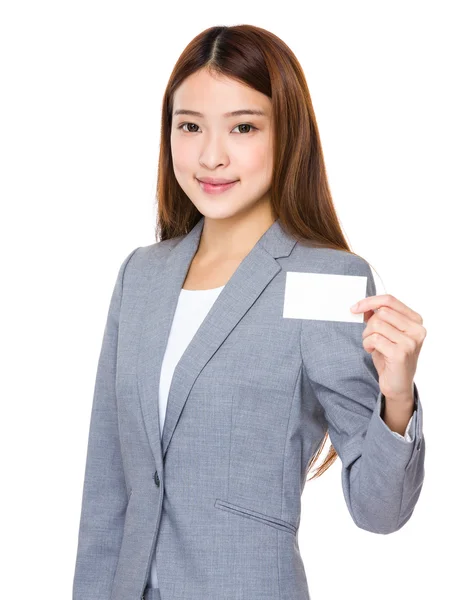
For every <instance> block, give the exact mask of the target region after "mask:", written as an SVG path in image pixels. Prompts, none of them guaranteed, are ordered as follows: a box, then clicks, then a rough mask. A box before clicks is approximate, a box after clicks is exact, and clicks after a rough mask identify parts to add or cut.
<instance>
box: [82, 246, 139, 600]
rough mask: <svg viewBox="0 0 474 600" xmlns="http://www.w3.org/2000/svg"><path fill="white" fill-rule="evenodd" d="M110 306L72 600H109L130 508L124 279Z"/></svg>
mask: <svg viewBox="0 0 474 600" xmlns="http://www.w3.org/2000/svg"><path fill="white" fill-rule="evenodd" d="M136 250H138V248H136V249H135V250H133V251H132V252H131V253H130V254H129V255H128V256H127V257H126V259H125V260H124V262H123V263H122V265H121V266H120V269H119V273H118V276H117V280H116V283H115V287H114V290H113V293H112V298H111V301H110V305H109V310H108V315H107V321H106V325H105V331H104V334H103V339H102V347H101V351H100V355H99V362H98V368H97V374H96V380H95V388H94V395H93V402H92V412H91V417H90V427H89V438H88V447H87V457H86V466H85V477H84V484H83V492H82V508H81V516H80V523H79V534H78V545H77V557H76V565H75V572H74V581H73V600H110V594H111V589H112V583H113V579H114V575H115V569H116V567H117V562H118V557H119V552H120V546H121V542H122V535H123V525H124V518H125V511H126V507H127V502H128V494H127V487H126V483H125V477H124V471H123V465H122V455H121V450H120V443H119V433H118V422H117V404H116V395H115V374H116V360H117V337H118V325H119V314H120V306H121V299H122V288H123V277H124V272H125V269H126V266H127V264H128V262H129V260H130V259H131V257H132V255H133V254H134V253H135V252H136Z"/></svg>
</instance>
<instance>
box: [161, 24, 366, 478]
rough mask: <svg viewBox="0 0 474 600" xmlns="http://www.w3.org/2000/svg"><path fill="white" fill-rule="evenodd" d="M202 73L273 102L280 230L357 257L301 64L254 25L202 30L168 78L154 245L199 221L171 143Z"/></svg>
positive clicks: (274, 197) (275, 208)
mask: <svg viewBox="0 0 474 600" xmlns="http://www.w3.org/2000/svg"><path fill="white" fill-rule="evenodd" d="M203 68H206V69H208V70H209V72H210V73H211V74H216V75H221V76H225V77H229V78H232V79H234V80H237V81H239V82H241V83H243V84H245V85H248V86H250V87H251V88H253V89H255V90H257V91H259V92H261V93H262V94H265V95H266V96H267V97H268V98H270V99H271V101H272V117H273V135H274V157H273V160H274V163H273V164H274V169H273V176H272V183H271V191H270V194H271V200H270V201H271V207H272V212H273V215H274V216H275V218H278V219H279V220H280V224H281V226H282V227H283V228H284V230H285V231H286V232H288V234H290V235H291V236H293V237H294V238H295V239H297V240H298V241H299V242H301V243H304V244H309V245H316V246H319V247H321V246H323V247H326V248H334V249H336V250H344V251H347V252H350V253H351V254H355V255H356V256H359V255H358V254H356V253H355V252H352V250H351V249H350V248H349V244H348V243H347V241H346V239H345V238H344V234H343V232H342V229H341V226H340V224H339V221H338V217H337V214H336V210H335V208H334V204H333V201H332V197H331V192H330V190H329V183H328V178H327V174H326V168H325V165H324V158H323V150H322V147H321V141H320V138H319V132H318V126H317V123H316V117H315V114H314V109H313V105H312V102H311V97H310V93H309V90H308V85H307V83H306V79H305V76H304V73H303V70H302V68H301V65H300V63H299V62H298V60H297V58H296V56H295V55H294V54H293V52H292V51H291V50H290V48H289V47H288V46H287V45H286V44H285V43H284V42H283V41H282V40H281V39H280V38H278V37H277V36H276V35H274V34H273V33H271V32H269V31H267V30H265V29H262V28H260V27H256V26H253V25H235V26H232V27H225V26H216V27H210V28H208V29H205V30H204V31H203V32H202V33H200V34H199V35H197V36H196V37H195V38H194V39H193V40H191V42H190V43H189V44H188V45H187V46H186V48H185V49H184V51H183V52H182V54H181V56H180V57H179V59H178V61H177V63H176V65H175V67H174V69H173V71H172V73H171V75H170V79H169V82H168V85H167V87H166V90H165V93H164V98H163V104H162V117H161V142H160V156H159V164H158V183H157V190H156V200H157V203H158V211H157V223H156V229H155V238H156V240H157V241H163V240H167V239H170V238H174V237H178V236H182V235H185V234H186V233H188V232H189V231H190V230H191V229H192V228H193V227H194V225H196V223H197V222H198V221H199V219H200V218H201V217H202V216H203V215H202V214H201V213H200V212H199V211H198V209H197V208H196V207H195V206H194V204H193V203H192V202H191V201H190V200H189V198H188V197H187V196H186V194H185V193H184V191H183V190H182V189H181V187H180V186H179V184H178V182H177V180H176V178H175V175H174V171H173V165H172V158H171V142H170V136H171V122H172V111H173V99H174V92H175V90H176V89H177V88H178V87H179V85H180V84H181V83H182V82H183V81H184V80H185V79H186V78H187V77H188V76H189V75H192V74H193V73H195V72H196V71H198V70H200V69H203ZM360 258H362V257H360ZM327 439H328V432H327V431H326V434H325V436H324V438H323V440H322V442H321V444H320V446H319V448H318V449H317V451H316V452H315V454H314V455H313V457H312V458H311V460H310V462H309V466H308V470H310V469H311V467H313V466H314V465H315V463H316V461H317V460H318V458H319V455H320V454H321V451H322V449H323V447H324V444H325V442H326V440H327ZM337 456H338V455H337V453H336V450H335V449H334V447H333V446H332V444H331V445H330V447H329V451H328V454H327V456H326V457H325V459H324V462H323V463H322V464H321V465H320V466H319V467H318V468H317V469H316V470H315V473H314V475H313V476H312V477H310V480H311V479H314V478H316V477H319V476H320V475H322V474H323V473H324V471H326V470H327V469H328V468H329V467H330V466H331V465H332V463H333V462H334V461H335V460H336V459H337Z"/></svg>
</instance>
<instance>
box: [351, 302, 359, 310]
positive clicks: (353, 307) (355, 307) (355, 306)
mask: <svg viewBox="0 0 474 600" xmlns="http://www.w3.org/2000/svg"><path fill="white" fill-rule="evenodd" d="M358 306H359V302H356V303H355V304H354V306H351V310H356V309H357V307H358Z"/></svg>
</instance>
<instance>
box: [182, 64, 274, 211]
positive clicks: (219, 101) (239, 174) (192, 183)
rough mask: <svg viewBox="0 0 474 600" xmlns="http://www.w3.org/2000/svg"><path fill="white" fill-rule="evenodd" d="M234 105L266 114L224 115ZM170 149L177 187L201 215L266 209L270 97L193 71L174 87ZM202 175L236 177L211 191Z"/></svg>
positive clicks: (270, 155) (270, 158)
mask: <svg viewBox="0 0 474 600" xmlns="http://www.w3.org/2000/svg"><path fill="white" fill-rule="evenodd" d="M238 110H242V111H245V110H257V111H262V112H263V113H264V114H263V115H252V114H240V115H234V116H230V115H227V116H226V113H230V112H233V111H238ZM177 111H195V112H197V113H200V114H199V115H196V114H189V113H188V114H176V112H177ZM171 154H172V161H173V169H174V173H175V176H176V179H177V181H178V183H179V185H180V187H181V188H182V189H183V191H184V192H185V194H186V195H187V196H188V198H189V199H190V200H191V202H192V203H193V204H194V205H195V206H196V208H197V209H198V210H199V212H200V213H201V214H203V215H204V216H206V217H209V218H211V219H222V218H228V217H232V216H234V215H237V214H238V213H249V212H252V211H254V210H260V209H261V208H263V207H265V210H266V209H267V208H268V209H269V208H270V197H269V190H270V185H271V177H272V171H273V135H272V132H271V101H270V99H269V98H268V97H267V96H265V95H264V94H261V93H260V92H257V91H256V90H254V89H252V88H249V87H247V86H245V85H243V84H241V83H239V82H237V81H235V80H233V79H229V78H226V77H221V76H217V75H210V74H209V72H208V71H207V70H206V69H203V70H201V71H198V72H196V73H193V74H192V75H190V76H189V77H188V78H187V79H186V80H184V81H183V83H182V84H181V85H180V86H179V88H177V90H176V92H175V96H174V104H173V114H172V122H171ZM205 177H210V178H222V179H227V180H230V181H237V183H235V184H234V185H232V186H230V187H229V188H228V189H227V190H225V191H222V192H220V193H217V194H216V193H210V192H209V191H206V189H205V188H204V187H203V186H202V184H201V183H200V182H199V181H198V180H199V179H202V178H205ZM214 189H215V188H212V190H214Z"/></svg>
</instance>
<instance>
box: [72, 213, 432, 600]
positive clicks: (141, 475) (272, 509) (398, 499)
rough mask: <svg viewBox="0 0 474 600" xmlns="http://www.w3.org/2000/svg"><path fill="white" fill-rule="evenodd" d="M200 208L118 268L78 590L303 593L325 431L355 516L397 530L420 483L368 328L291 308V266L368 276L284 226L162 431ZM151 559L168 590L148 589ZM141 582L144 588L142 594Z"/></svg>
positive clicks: (207, 328)
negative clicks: (390, 409)
mask: <svg viewBox="0 0 474 600" xmlns="http://www.w3.org/2000/svg"><path fill="white" fill-rule="evenodd" d="M203 224H204V217H202V218H201V220H200V221H199V222H198V223H197V224H196V225H195V227H194V228H193V229H192V230H191V231H190V232H189V233H188V234H187V235H183V236H181V237H179V238H174V239H172V240H165V241H162V242H158V243H154V244H151V245H149V246H144V247H139V248H136V249H135V250H134V251H133V252H131V253H130V254H129V255H128V256H127V258H126V259H125V261H124V262H123V264H122V265H121V267H120V270H119V273H118V277H117V281H116V284H115V288H114V290H113V294H112V298H111V303H110V308H109V312H108V317H107V322H106V326H105V333H104V337H103V342H102V349H101V353H100V357H99V363H98V371H97V377H96V383H95V389H94V397H93V406H92V413H91V420H90V431H89V441H88V448H87V460H86V467H85V478H84V488H83V496H82V510H81V517H80V524H79V534H78V549H77V559H76V566H75V573H74V582H73V599H74V600H140V599H141V598H146V600H149V599H151V600H308V599H309V598H310V595H309V590H308V585H307V580H306V575H305V569H304V566H303V562H302V558H301V555H300V551H299V547H298V528H299V524H300V508H301V494H302V492H303V488H304V485H305V480H306V477H307V474H308V463H309V461H310V458H311V456H312V455H313V453H314V452H315V450H316V449H317V447H318V446H319V444H320V442H321V440H322V438H323V436H324V434H325V432H326V431H327V430H329V435H330V439H331V442H332V444H333V445H334V447H335V449H336V451H337V453H338V455H339V457H340V460H341V468H342V473H341V479H342V491H343V493H344V498H345V502H346V504H347V508H348V510H349V513H350V516H351V518H352V520H353V521H354V523H355V524H356V525H357V526H358V527H360V528H362V529H365V530H367V531H371V532H374V533H379V534H388V533H392V532H394V531H397V530H398V529H400V528H401V527H403V525H404V524H405V523H406V522H407V521H408V520H409V519H410V517H411V515H412V513H413V510H414V508H415V504H416V503H417V500H418V497H419V495H420V492H421V488H422V484H423V478H424V455H425V442H424V436H423V432H422V407H421V403H420V400H419V397H418V390H417V388H416V385H415V397H416V401H417V413H416V428H415V437H414V440H413V441H412V442H409V441H406V440H404V439H403V438H401V437H397V436H396V435H394V434H393V432H392V431H391V430H390V429H389V428H388V427H387V425H386V424H385V423H384V421H383V420H382V419H381V417H380V409H381V403H382V396H381V393H380V388H379V386H378V375H377V371H376V369H375V367H374V364H373V361H372V357H371V355H370V354H369V353H368V352H366V351H365V350H364V348H363V346H362V332H363V330H364V328H365V326H366V324H365V323H358V322H357V323H356V322H339V321H322V320H321V321H320V320H308V319H290V318H283V317H282V314H283V301H284V290H285V278H286V272H287V271H301V272H314V273H335V274H341V275H344V274H347V275H349V274H351V275H364V276H367V277H368V285H367V295H374V294H375V293H376V290H375V284H374V280H373V276H372V273H371V270H370V267H369V265H368V264H367V263H366V262H365V261H364V260H363V259H360V258H359V257H357V256H353V255H351V254H349V253H347V252H344V251H342V250H333V249H327V248H311V247H309V246H305V245H303V244H301V243H300V242H297V241H296V240H295V239H293V238H292V237H290V236H288V235H287V234H286V233H285V232H284V231H283V229H282V227H281V225H280V222H279V220H277V221H275V222H274V223H273V224H272V226H271V227H270V228H269V229H268V230H267V231H266V232H265V233H264V234H263V235H262V237H261V238H260V239H259V240H258V242H257V243H256V244H255V246H254V247H253V248H252V250H251V251H250V253H249V254H248V255H247V256H246V257H245V258H244V260H243V261H242V262H241V263H240V265H239V267H238V268H237V270H236V271H235V272H234V274H233V275H232V277H231V278H230V280H229V281H228V283H227V284H226V285H225V287H224V289H223V290H222V292H221V293H220V295H219V296H218V298H217V299H216V301H215V303H214V304H213V306H212V307H211V310H210V311H209V313H208V314H207V315H206V318H205V319H204V321H203V322H202V324H201V326H200V328H199V330H198V331H197V333H196V335H195V336H194V337H193V339H192V341H191V343H190V344H189V346H188V347H187V348H186V351H185V352H184V354H183V355H182V357H181V359H180V361H179V362H178V364H177V367H176V369H175V371H174V375H173V379H172V384H171V388H170V391H169V397H168V405H167V410H166V418H165V424H164V429H163V435H162V437H161V436H160V427H159V415H158V390H159V378H160V370H161V363H162V359H163V355H164V352H165V349H166V344H167V339H168V335H169V331H170V328H171V323H172V319H173V315H174V311H175V307H176V305H177V302H178V297H179V294H180V290H181V288H182V285H183V282H184V280H185V277H186V274H187V271H188V268H189V266H190V263H191V260H192V258H193V256H194V254H195V252H196V251H197V248H198V244H199V240H200V235H201V232H202V228H203ZM155 551H156V559H157V567H158V580H159V587H158V588H148V587H147V580H148V573H149V569H150V565H151V560H152V556H153V552H155ZM145 587H146V590H145Z"/></svg>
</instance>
